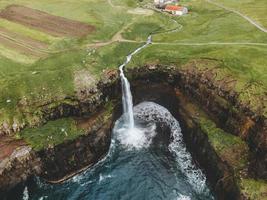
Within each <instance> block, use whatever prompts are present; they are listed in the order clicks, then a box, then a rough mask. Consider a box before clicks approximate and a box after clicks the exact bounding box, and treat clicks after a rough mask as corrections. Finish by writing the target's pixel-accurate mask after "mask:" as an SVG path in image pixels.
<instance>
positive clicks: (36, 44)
mask: <svg viewBox="0 0 267 200" xmlns="http://www.w3.org/2000/svg"><path fill="white" fill-rule="evenodd" d="M0 35H2V36H5V37H6V38H10V39H12V40H14V42H19V43H20V44H25V46H31V47H33V48H36V49H47V48H48V46H49V45H48V44H46V43H43V42H40V41H38V40H34V39H32V38H29V37H26V36H23V35H20V34H17V33H14V32H11V31H9V30H7V29H5V28H2V27H0Z"/></svg>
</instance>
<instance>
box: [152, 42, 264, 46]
mask: <svg viewBox="0 0 267 200" xmlns="http://www.w3.org/2000/svg"><path fill="white" fill-rule="evenodd" d="M152 44H156V45H181V46H206V45H250V46H267V43H254V42H206V43H205V42H204V43H186V42H153V43H152Z"/></svg>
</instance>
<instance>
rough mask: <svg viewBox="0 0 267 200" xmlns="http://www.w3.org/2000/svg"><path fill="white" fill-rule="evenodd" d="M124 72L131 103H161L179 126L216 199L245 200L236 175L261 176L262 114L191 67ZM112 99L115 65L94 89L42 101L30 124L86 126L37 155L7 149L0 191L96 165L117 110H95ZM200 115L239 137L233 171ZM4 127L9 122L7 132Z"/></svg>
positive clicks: (266, 169)
mask: <svg viewBox="0 0 267 200" xmlns="http://www.w3.org/2000/svg"><path fill="white" fill-rule="evenodd" d="M127 76H128V77H129V79H130V81H131V84H132V90H133V93H134V98H135V103H138V102H141V101H143V100H153V101H156V102H158V103H161V104H162V105H164V106H165V107H167V108H168V109H169V110H170V111H171V112H172V113H173V115H174V116H176V117H177V118H178V119H179V121H180V122H181V123H182V127H183V129H184V130H186V131H185V132H186V133H187V134H186V135H185V136H184V137H185V140H186V143H187V145H188V148H189V149H190V150H191V151H192V153H193V155H194V157H195V159H196V160H197V161H198V163H199V164H200V166H201V167H202V168H203V169H204V171H205V172H206V174H207V177H208V179H209V182H210V184H211V187H212V188H213V190H214V192H215V193H216V194H217V195H216V196H217V197H218V199H245V198H246V196H249V195H247V194H245V193H244V192H242V191H241V190H240V183H239V179H240V178H247V177H249V178H250V177H251V178H255V177H256V178H261V179H266V178H267V153H266V152H267V149H266V148H267V140H266V137H267V132H266V130H267V129H266V127H267V120H266V118H265V117H264V116H263V115H261V114H260V113H257V112H255V111H253V110H252V109H250V108H249V107H247V106H246V105H242V103H240V102H238V94H237V93H235V92H234V91H233V90H229V88H227V87H221V85H218V84H217V82H216V81H214V80H213V76H211V74H210V73H208V72H207V71H199V70H197V69H195V68H194V67H192V68H187V69H186V70H182V69H178V68H175V67H169V66H159V65H155V66H144V67H140V68H134V69H130V70H129V71H128V72H127ZM162 96H165V98H162ZM120 97H121V94H120V83H119V77H118V73H117V71H116V70H115V71H107V72H106V73H105V74H104V75H103V78H102V80H101V81H99V82H98V83H96V84H95V85H94V86H92V87H90V88H83V89H81V90H79V91H77V95H76V96H75V97H69V98H67V99H66V100H65V101H64V102H60V103H53V104H51V105H44V106H43V107H42V108H41V113H42V114H41V118H40V120H37V121H38V123H37V124H40V123H41V124H42V123H46V122H47V121H49V120H55V119H59V118H62V117H70V116H71V117H76V118H77V117H79V118H81V117H83V118H84V119H83V120H85V119H86V120H85V124H89V125H87V127H86V134H84V135H82V136H78V137H77V138H76V139H74V140H71V141H65V142H62V144H59V145H56V146H53V147H49V148H45V149H43V150H40V151H37V152H36V151H34V150H33V149H32V148H31V147H29V146H28V145H27V144H23V145H19V148H18V149H17V148H14V151H13V153H11V154H10V155H7V156H6V157H5V158H4V159H1V160H0V191H1V192H5V191H7V190H9V189H10V188H12V187H14V186H15V185H17V184H18V183H19V182H23V181H25V180H26V179H28V178H30V177H31V176H34V175H38V176H41V177H43V178H45V179H46V180H48V181H51V182H58V181H62V180H64V179H66V178H69V177H70V176H72V175H73V174H75V173H77V172H79V171H81V170H83V169H85V168H86V167H88V166H90V165H92V164H94V163H96V162H97V161H98V160H99V159H100V158H101V157H103V156H104V155H105V154H106V153H107V150H108V148H109V143H110V133H111V128H112V124H113V122H114V120H115V119H116V117H117V116H118V114H119V113H120V109H113V112H109V113H107V112H104V111H103V107H104V105H105V104H106V103H107V102H111V101H113V102H114V105H115V106H116V105H117V104H119V102H120ZM166 97H167V98H166ZM119 107H120V106H118V108H119ZM200 107H201V109H199V110H198V108H200ZM202 112H203V113H204V118H208V119H212V121H213V122H214V123H215V125H216V126H217V128H220V129H222V130H223V131H225V132H229V133H232V134H233V135H235V136H237V138H242V139H243V140H244V141H246V143H247V144H248V146H249V150H247V151H246V149H245V150H244V149H243V150H244V151H246V152H247V154H249V155H250V157H249V158H247V161H246V164H245V165H244V166H243V165H242V167H241V169H236V168H235V163H233V162H231V161H232V158H229V159H228V158H227V157H225V156H224V155H220V152H218V151H216V145H215V146H214V144H213V143H212V141H211V140H210V138H209V136H208V133H206V132H205V130H204V129H203V128H202V127H201V126H202V125H203V123H202V122H201V119H203V118H202V114H201V113H202ZM200 116H201V117H200ZM12 131H14V130H13V128H12V127H10V128H9V130H8V131H7V132H12ZM26 150H27V151H26ZM243 150H242V151H243ZM19 152H25V153H19ZM249 166H250V170H249V169H248V167H249ZM237 173H238V174H237ZM239 173H241V174H239Z"/></svg>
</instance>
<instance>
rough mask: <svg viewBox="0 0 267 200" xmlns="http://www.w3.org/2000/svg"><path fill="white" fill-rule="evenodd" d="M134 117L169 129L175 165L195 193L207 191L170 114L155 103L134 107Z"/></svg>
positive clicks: (177, 123) (204, 181) (179, 130)
mask: <svg viewBox="0 0 267 200" xmlns="http://www.w3.org/2000/svg"><path fill="white" fill-rule="evenodd" d="M134 115H135V118H137V119H142V120H144V121H147V122H150V123H151V122H154V123H156V122H160V123H163V124H165V125H167V126H168V127H169V128H170V130H171V138H172V141H171V143H170V145H169V150H170V151H171V152H172V153H173V154H174V155H175V158H176V161H177V164H178V165H179V167H180V169H181V170H182V172H183V173H184V174H185V175H186V177H187V180H188V182H189V183H190V184H191V185H192V187H193V188H194V189H195V191H196V192H199V193H202V192H206V191H204V190H206V189H207V186H206V177H205V176H204V174H203V173H202V171H201V170H200V169H199V168H197V166H196V165H195V164H194V163H193V159H192V157H191V154H190V153H189V152H187V150H186V147H185V144H184V142H183V135H182V132H181V128H180V124H179V122H178V121H177V120H176V119H175V118H174V117H173V116H172V114H171V113H170V112H169V111H168V110H167V109H166V108H164V107H162V106H160V105H158V104H156V103H153V102H143V103H140V104H139V105H137V106H135V107H134ZM207 192H208V191H207Z"/></svg>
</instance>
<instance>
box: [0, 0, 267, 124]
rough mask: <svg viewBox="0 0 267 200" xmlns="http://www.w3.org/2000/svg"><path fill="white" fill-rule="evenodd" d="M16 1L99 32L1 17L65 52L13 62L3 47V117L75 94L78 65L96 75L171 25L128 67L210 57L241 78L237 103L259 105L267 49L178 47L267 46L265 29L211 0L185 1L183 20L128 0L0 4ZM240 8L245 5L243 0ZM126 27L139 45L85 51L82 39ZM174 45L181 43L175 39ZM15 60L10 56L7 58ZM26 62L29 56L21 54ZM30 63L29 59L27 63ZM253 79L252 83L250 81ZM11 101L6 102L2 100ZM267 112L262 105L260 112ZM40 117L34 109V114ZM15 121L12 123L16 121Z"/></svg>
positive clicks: (9, 118)
mask: <svg viewBox="0 0 267 200" xmlns="http://www.w3.org/2000/svg"><path fill="white" fill-rule="evenodd" d="M11 3H12V4H14V3H16V4H21V5H25V6H29V7H32V8H36V9H40V10H43V11H46V12H48V13H51V14H54V15H59V16H63V17H67V18H71V19H75V20H79V21H83V22H86V23H90V24H92V25H95V26H96V28H97V31H96V32H95V33H93V34H91V35H89V36H88V37H87V38H83V39H80V40H74V39H68V38H55V37H52V36H49V35H47V34H46V33H41V34H39V31H36V30H32V29H29V28H27V27H24V26H21V25H18V24H14V23H10V22H7V21H5V20H0V26H4V25H5V24H8V23H9V24H10V26H8V29H10V30H13V31H16V32H18V33H21V34H24V35H27V36H29V37H32V38H34V39H37V40H40V41H43V42H46V43H48V44H51V47H50V48H51V49H53V50H60V49H65V48H67V49H69V50H68V51H66V52H59V53H56V54H50V55H49V56H48V57H47V58H44V59H42V60H39V61H35V62H34V63H33V64H25V62H18V59H17V58H18V57H19V56H20V55H17V54H16V52H14V50H7V51H4V48H3V47H1V46H0V49H1V50H2V49H3V52H5V54H6V55H7V56H6V57H8V58H10V59H8V58H6V57H3V56H2V57H0V77H1V79H0V91H1V92H0V122H3V121H8V122H10V123H12V122H13V121H16V120H19V121H22V120H24V117H25V116H24V113H26V112H33V111H34V110H35V108H36V107H38V106H40V105H43V104H45V103H48V102H53V101H61V100H63V99H64V97H66V96H70V95H74V85H73V74H74V72H75V71H76V70H81V69H87V70H89V71H90V72H91V73H92V75H94V76H98V75H100V74H101V72H102V71H103V70H104V69H106V68H116V67H117V66H118V65H119V64H120V63H122V62H123V60H124V57H125V56H126V55H127V54H128V53H129V52H131V51H132V50H133V49H135V48H136V47H137V46H139V45H141V44H142V41H143V40H145V39H146V37H147V35H148V34H149V33H151V32H155V31H166V30H169V29H170V30H172V29H174V28H175V27H182V29H179V31H177V32H166V33H165V34H157V35H155V36H154V42H157V43H162V42H163V43H166V44H154V45H151V46H149V47H148V48H147V49H145V50H143V51H142V52H141V53H139V54H138V55H136V57H134V59H133V62H132V63H131V65H132V66H137V65H142V64H145V63H163V64H181V65H183V64H186V63H187V62H189V61H191V60H196V59H203V58H205V59H207V58H208V59H213V60H216V62H217V63H218V66H219V69H220V71H219V73H220V74H221V76H225V75H227V74H231V75H233V76H234V78H235V79H237V80H238V84H237V86H236V89H237V90H238V91H243V89H244V88H248V89H246V90H245V92H243V93H242V95H240V98H241V100H247V99H248V97H249V98H250V99H251V100H252V101H251V104H253V106H257V102H258V98H259V97H261V96H262V95H263V94H264V92H265V91H266V88H267V81H266V80H267V77H266V76H267V75H266V73H265V72H266V71H267V61H266V60H267V59H266V58H267V50H266V47H265V46H255V45H251V46H248V45H202V46H194V45H189V46H183V45H179V43H207V42H257V43H267V34H264V33H262V32H260V31H259V30H257V29H256V28H255V27H254V26H252V25H251V24H249V23H248V22H247V21H245V20H244V19H242V18H241V17H239V16H237V15H234V14H233V13H229V12H227V11H225V10H223V9H220V8H218V7H216V6H214V5H210V4H208V3H206V2H205V1H203V0H197V1H189V0H184V1H182V3H183V4H186V5H188V6H189V7H190V9H191V12H190V14H188V15H187V16H184V17H181V18H173V19H175V20H176V21H177V23H174V22H173V21H172V20H171V17H169V16H166V15H161V14H159V13H154V15H152V16H142V15H133V14H128V13H127V10H128V9H133V7H135V6H137V4H136V3H134V1H133V0H124V1H118V0H113V4H114V5H115V6H117V5H119V6H120V7H111V5H109V4H108V1H107V0H100V1H99V0H98V1H96V0H82V1H79V2H77V1H73V0H56V1H55V0H53V1H52V0H44V1H35V0H27V1H25V0H15V1H12V2H10V1H7V0H3V1H1V2H0V8H4V7H5V6H7V5H9V4H11ZM240 6H244V7H245V4H242V5H241V4H240ZM129 23H130V24H131V23H132V25H131V26H129V27H128V28H127V29H126V30H125V31H124V32H123V33H122V36H123V37H125V38H126V39H131V40H136V41H138V43H127V42H121V43H119V42H115V43H113V44H110V45H106V46H103V47H100V48H98V49H97V50H96V51H95V52H94V53H93V54H91V55H88V50H89V51H91V50H93V48H89V49H86V44H90V43H94V42H97V41H108V40H110V39H111V38H112V37H113V36H114V34H115V33H117V32H118V31H120V30H121V29H122V28H123V27H125V26H126V25H127V24H129ZM175 43H178V44H175ZM12 59H14V60H12ZM21 59H22V60H23V59H24V60H27V59H30V58H27V57H21ZM26 63H28V62H26ZM247 83H250V85H249V87H248V84H247ZM7 100H11V102H9V103H8V102H7ZM265 113H266V110H265ZM37 114H38V113H37ZM14 118H15V119H16V120H14Z"/></svg>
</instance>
